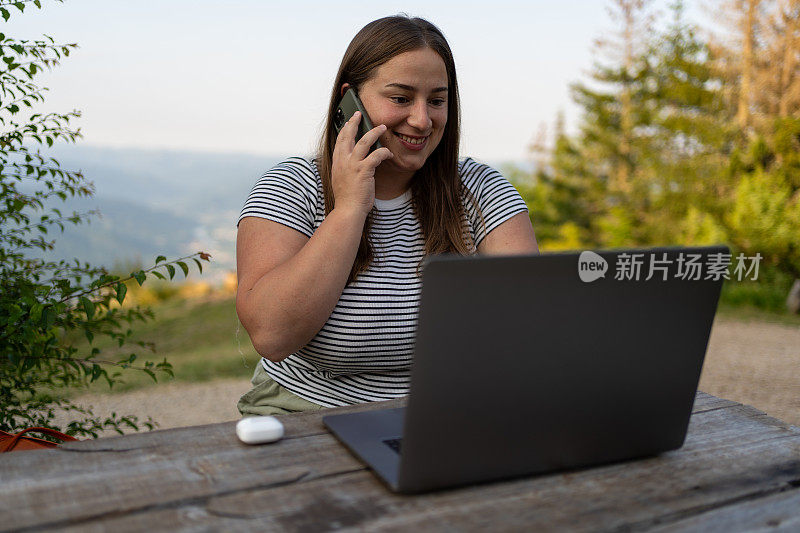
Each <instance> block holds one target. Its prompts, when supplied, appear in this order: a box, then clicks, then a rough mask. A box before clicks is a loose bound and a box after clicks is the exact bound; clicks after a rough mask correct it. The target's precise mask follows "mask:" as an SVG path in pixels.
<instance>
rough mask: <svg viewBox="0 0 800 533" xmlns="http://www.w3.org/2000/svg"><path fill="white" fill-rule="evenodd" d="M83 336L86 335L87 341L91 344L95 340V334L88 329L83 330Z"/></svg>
mask: <svg viewBox="0 0 800 533" xmlns="http://www.w3.org/2000/svg"><path fill="white" fill-rule="evenodd" d="M83 334H84V335H86V340H88V341H89V344H91V343H92V341H93V340H94V333H92V332H91V331H89V330H88V329H85V330H83Z"/></svg>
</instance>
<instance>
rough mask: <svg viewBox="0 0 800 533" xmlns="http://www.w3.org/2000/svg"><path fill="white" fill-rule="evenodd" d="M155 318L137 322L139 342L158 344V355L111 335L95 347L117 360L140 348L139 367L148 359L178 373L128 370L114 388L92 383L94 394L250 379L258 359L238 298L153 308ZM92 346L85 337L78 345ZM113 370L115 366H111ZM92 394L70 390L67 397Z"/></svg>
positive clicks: (109, 368)
mask: <svg viewBox="0 0 800 533" xmlns="http://www.w3.org/2000/svg"><path fill="white" fill-rule="evenodd" d="M153 311H154V313H155V319H154V320H150V321H148V322H144V323H138V324H135V325H134V327H133V329H134V331H135V332H136V333H135V334H134V336H133V339H134V340H141V341H147V342H154V343H155V349H156V351H155V353H153V352H150V351H149V350H145V349H142V348H139V347H138V346H137V347H136V348H137V349H136V350H133V349H131V348H127V349H126V348H123V349H122V350H120V349H118V348H117V347H116V346H114V345H112V344H111V343H110V342H108V341H107V340H106V339H101V338H97V339H96V340H95V343H94V344H93V346H97V347H98V348H100V349H101V350H102V354H101V356H100V357H101V358H105V359H110V360H115V359H116V358H117V357H119V356H124V355H127V354H129V353H131V352H135V353H136V354H137V356H138V358H137V360H136V363H135V364H136V365H138V366H141V365H142V364H143V361H144V360H152V361H156V362H159V361H162V360H163V359H164V358H166V359H167V361H168V362H169V363H170V364H172V368H173V372H174V374H175V376H174V377H169V376H168V375H166V374H164V373H162V372H157V377H158V382H157V383H156V382H154V381H153V379H152V378H151V377H150V376H148V375H147V374H145V373H144V372H138V371H131V370H127V371H125V372H124V373H123V374H122V379H123V380H124V382H123V383H117V384H115V385H114V387H113V388H111V389H109V387H108V384H107V383H106V381H105V380H101V381H97V382H95V383H93V384H92V385H90V387H89V392H92V393H119V392H126V391H130V390H135V389H141V388H146V387H154V386H158V385H159V384H162V383H170V382H200V381H210V380H214V379H220V378H242V379H248V378H250V377H251V376H252V375H253V369H254V367H255V364H256V362H257V361H258V354H257V353H256V352H255V350H254V349H253V346H252V345H251V344H250V339H249V337H248V336H247V332H246V331H245V330H244V328H242V327H241V326H240V325H239V322H238V319H237V317H236V309H235V304H234V299H233V298H226V299H223V300H211V301H202V300H183V301H181V300H174V301H170V302H167V303H163V304H161V305H159V306H157V307H154V308H153ZM77 344H78V346H80V347H82V348H87V347H88V343H87V342H86V341H85V340H82V341H81V342H79V343H77ZM106 369H107V370H108V372H109V374H111V373H112V367H107V368H106ZM85 392H87V391H86V390H85V389H80V390H71V391H67V393H66V395H67V396H74V395H76V394H80V393H85Z"/></svg>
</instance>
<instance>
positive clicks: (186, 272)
mask: <svg viewBox="0 0 800 533" xmlns="http://www.w3.org/2000/svg"><path fill="white" fill-rule="evenodd" d="M178 266H179V267H181V270H183V277H184V278H185V277H188V276H189V267H188V266H186V263H184V262H183V261H178Z"/></svg>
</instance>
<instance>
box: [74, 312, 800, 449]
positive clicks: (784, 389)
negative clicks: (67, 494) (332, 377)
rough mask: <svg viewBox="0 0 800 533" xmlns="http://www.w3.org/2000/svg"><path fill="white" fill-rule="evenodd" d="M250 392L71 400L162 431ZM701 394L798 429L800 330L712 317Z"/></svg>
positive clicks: (209, 389)
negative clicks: (144, 420) (754, 410)
mask: <svg viewBox="0 0 800 533" xmlns="http://www.w3.org/2000/svg"><path fill="white" fill-rule="evenodd" d="M249 388H250V382H249V380H246V379H244V380H240V379H233V380H231V379H226V380H218V381H212V382H205V383H170V384H165V385H159V386H158V387H151V388H147V389H144V390H139V391H134V392H129V393H121V394H102V395H87V396H82V397H80V398H77V399H76V400H77V402H78V403H79V404H82V405H91V406H93V408H94V411H95V414H97V415H103V416H107V415H108V414H110V413H111V412H112V411H113V412H117V413H133V414H138V415H139V416H141V417H143V418H144V417H145V416H146V415H149V416H152V417H153V418H154V419H155V420H156V421H157V422H158V423H159V424H160V425H159V427H160V428H161V429H166V428H171V427H180V426H192V425H200V424H209V423H213V422H225V421H229V420H236V419H238V418H239V412H238V411H237V409H236V402H237V400H238V399H239V396H241V395H242V394H243V393H244V392H246V391H247V390H248V389H249ZM700 390H702V391H705V392H708V393H709V394H713V395H714V396H719V397H722V398H728V399H730V400H734V401H737V402H741V403H745V404H749V405H752V406H755V407H756V408H758V409H761V410H762V411H765V412H766V413H768V414H770V415H772V416H774V417H776V418H780V419H782V420H785V421H787V422H789V423H792V424H794V425H798V426H800V327H798V326H787V325H781V324H773V323H767V322H755V321H753V322H745V321H739V320H732V319H725V318H717V320H716V321H715V323H714V328H713V329H712V331H711V341H710V343H709V348H708V353H707V356H706V362H705V366H704V368H703V375H702V377H701V379H700ZM112 434H113V433H107V435H112Z"/></svg>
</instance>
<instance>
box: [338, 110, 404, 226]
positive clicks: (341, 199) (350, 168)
mask: <svg viewBox="0 0 800 533" xmlns="http://www.w3.org/2000/svg"><path fill="white" fill-rule="evenodd" d="M359 122H361V113H360V112H358V111H356V112H355V114H353V116H352V117H351V118H350V120H348V121H347V123H346V124H345V125H344V127H342V129H341V131H339V136H338V137H337V138H336V146H335V147H334V149H333V165H332V168H331V186H332V187H333V197H334V208H336V207H340V208H346V209H355V210H358V211H359V212H362V213H364V214H367V213H369V211H370V210H371V209H372V206H373V205H375V169H376V168H377V167H378V165H380V164H381V163H382V162H383V161H385V160H386V159H390V158H392V157H394V154H392V152H391V151H390V150H389V149H388V148H386V147H385V146H384V147H381V148H379V149H377V150H375V151H374V152H372V153H369V148H370V146H372V145H373V144H375V141H377V140H378V139H379V138H380V136H381V135H382V134H383V132H384V131H386V126H385V125H383V124H381V125H379V126H377V127H375V128H372V129H371V130H369V131H368V132H367V133H365V134H364V136H363V137H361V139H359V141H358V142H355V139H356V133H357V132H358V124H359Z"/></svg>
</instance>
